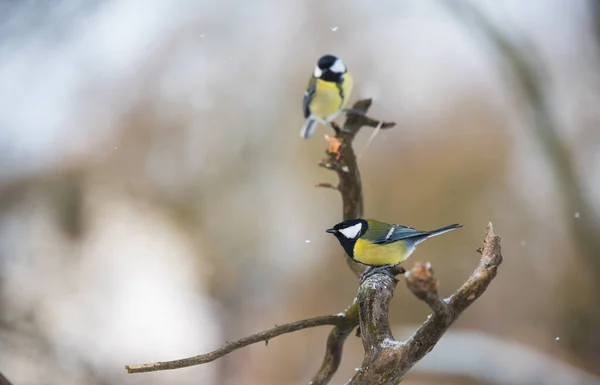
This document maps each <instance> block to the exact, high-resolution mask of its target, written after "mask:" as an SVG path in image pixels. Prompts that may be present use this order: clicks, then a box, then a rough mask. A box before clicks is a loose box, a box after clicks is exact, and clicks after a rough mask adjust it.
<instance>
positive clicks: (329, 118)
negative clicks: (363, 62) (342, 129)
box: [300, 55, 353, 139]
mask: <svg viewBox="0 0 600 385" xmlns="http://www.w3.org/2000/svg"><path fill="white" fill-rule="evenodd" d="M352 85H353V80H352V75H351V74H350V72H348V68H346V65H345V64H344V62H343V61H342V60H341V59H340V58H338V57H336V56H333V55H324V56H322V57H321V58H320V59H319V61H318V62H317V65H316V66H315V69H314V72H313V74H312V76H311V78H310V80H309V82H308V87H307V89H306V92H305V93H304V99H303V101H302V109H303V111H304V117H305V118H306V121H305V122H304V125H303V126H302V129H301V130H300V137H301V138H304V139H308V138H310V137H311V136H312V134H314V132H315V129H316V126H317V123H322V124H326V125H331V126H332V127H333V128H334V129H336V131H337V128H336V127H335V126H333V124H334V122H333V120H334V119H335V118H336V117H337V116H338V115H339V114H340V112H342V110H343V109H344V107H345V106H346V104H347V103H348V100H349V99H350V94H351V93H352Z"/></svg>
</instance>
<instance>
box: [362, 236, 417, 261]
mask: <svg viewBox="0 0 600 385" xmlns="http://www.w3.org/2000/svg"><path fill="white" fill-rule="evenodd" d="M353 251H354V259H355V260H356V261H357V262H361V263H364V264H367V265H372V266H385V265H397V264H399V263H400V262H402V261H404V260H405V259H406V258H408V256H409V255H410V253H409V252H410V251H411V250H408V249H407V248H406V246H405V245H404V243H403V242H402V241H398V242H393V243H388V244H387V245H375V244H373V243H370V242H368V241H364V240H362V239H360V238H359V239H358V240H357V241H356V243H355V244H354V250H353Z"/></svg>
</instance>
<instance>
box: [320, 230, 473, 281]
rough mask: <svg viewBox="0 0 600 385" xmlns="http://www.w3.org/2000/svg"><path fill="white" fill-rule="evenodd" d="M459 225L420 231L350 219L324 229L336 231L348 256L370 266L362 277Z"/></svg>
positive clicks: (384, 269)
mask: <svg viewBox="0 0 600 385" xmlns="http://www.w3.org/2000/svg"><path fill="white" fill-rule="evenodd" d="M460 227H462V225H460V224H458V223H455V224H452V225H448V226H444V227H440V228H439V229H436V230H430V231H422V230H417V229H414V228H412V227H408V226H403V225H397V224H389V223H385V222H380V221H377V220H374V219H362V218H359V219H349V220H345V221H342V222H340V223H338V224H336V225H335V226H333V227H332V228H330V229H327V230H326V232H327V233H330V234H333V235H335V237H336V238H337V239H338V241H339V242H340V245H341V246H342V247H343V248H344V250H345V252H346V254H347V255H348V257H350V258H352V259H353V260H354V261H356V262H358V263H361V264H363V265H367V266H369V268H367V270H366V271H365V273H364V274H363V276H362V277H361V281H363V280H364V279H366V278H367V276H370V275H371V274H374V273H375V272H377V271H381V272H384V273H387V274H388V275H389V268H391V267H395V266H397V265H399V264H400V263H401V262H403V261H405V260H406V259H407V258H408V257H410V255H411V254H412V253H413V252H414V251H415V248H416V247H417V245H418V244H419V243H421V242H423V241H425V240H427V239H429V238H431V237H435V236H436V235H440V234H444V233H447V232H449V231H452V230H455V229H457V228H460Z"/></svg>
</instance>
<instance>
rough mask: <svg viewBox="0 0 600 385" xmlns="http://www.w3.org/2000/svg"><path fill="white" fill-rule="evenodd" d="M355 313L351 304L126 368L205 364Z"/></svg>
mask: <svg viewBox="0 0 600 385" xmlns="http://www.w3.org/2000/svg"><path fill="white" fill-rule="evenodd" d="M354 313H355V311H353V306H350V307H349V308H348V309H346V310H345V311H344V312H342V313H339V314H335V315H327V316H322V317H315V318H309V319H305V320H302V321H296V322H292V323H289V324H285V325H279V326H275V327H274V328H272V329H269V330H267V331H264V332H260V333H256V334H253V335H251V336H248V337H245V338H242V339H240V340H237V341H233V342H227V343H226V344H225V345H224V346H222V347H220V348H219V349H217V350H214V351H212V352H210V353H207V354H201V355H198V356H194V357H188V358H182V359H179V360H173V361H163V362H153V363H149V364H140V365H126V366H125V369H126V370H127V372H128V373H143V372H154V371H158V370H169V369H179V368H185V367H188V366H194V365H200V364H205V363H207V362H211V361H214V360H216V359H217V358H221V357H223V356H225V355H227V354H229V353H231V352H233V351H234V350H237V349H240V348H243V347H245V346H248V345H251V344H255V343H257V342H261V341H269V340H270V339H272V338H275V337H277V336H280V335H282V334H287V333H292V332H295V331H298V330H302V329H308V328H313V327H317V326H324V325H335V326H346V325H347V324H348V323H349V322H351V321H350V319H352V317H354Z"/></svg>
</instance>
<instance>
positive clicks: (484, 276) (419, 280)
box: [349, 223, 502, 385]
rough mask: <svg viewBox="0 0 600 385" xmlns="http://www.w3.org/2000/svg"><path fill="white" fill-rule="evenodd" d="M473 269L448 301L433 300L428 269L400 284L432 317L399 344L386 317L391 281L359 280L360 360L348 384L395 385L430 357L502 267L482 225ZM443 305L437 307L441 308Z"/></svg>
mask: <svg viewBox="0 0 600 385" xmlns="http://www.w3.org/2000/svg"><path fill="white" fill-rule="evenodd" d="M479 252H480V253H481V254H482V257H481V260H480V262H479V266H478V267H477V268H476V269H475V271H474V272H473V274H471V276H470V277H469V279H468V280H467V281H466V282H465V283H464V284H463V285H462V286H461V287H460V288H459V289H458V291H457V292H456V293H455V294H453V295H452V296H451V297H449V298H446V299H445V300H442V299H440V298H439V297H438V294H437V287H438V282H437V279H436V278H435V277H434V275H433V272H432V271H431V266H428V265H421V264H417V265H415V267H414V268H413V269H412V270H411V271H410V272H408V273H407V274H406V278H407V279H406V284H407V286H408V288H409V289H410V291H411V292H413V293H414V294H415V295H416V296H417V298H419V299H421V300H423V301H425V302H426V303H427V304H428V305H429V306H430V307H431V309H432V310H433V314H432V315H431V316H430V317H429V318H428V319H427V320H426V321H425V322H424V323H423V324H422V325H421V326H420V327H419V329H417V331H416V332H415V333H414V334H413V335H412V336H411V337H410V338H409V339H408V340H406V341H405V342H398V341H396V340H394V338H393V336H392V332H391V331H390V327H389V322H388V320H387V317H388V309H389V303H390V300H391V298H392V295H393V291H394V288H395V286H396V282H395V281H394V280H393V279H392V278H391V277H389V276H387V275H385V274H382V273H378V274H373V275H372V276H370V277H369V278H367V279H366V280H365V282H364V283H363V284H362V285H361V286H360V288H359V290H358V303H359V309H360V314H359V320H360V328H361V332H362V339H363V345H364V347H365V352H366V353H365V358H364V361H363V363H362V365H361V367H360V369H359V370H358V371H357V373H356V374H355V375H354V377H353V378H352V379H351V380H350V382H349V384H353V385H358V384H361V385H362V384H365V385H366V384H369V385H371V384H397V383H399V382H400V381H401V380H402V378H404V376H405V375H406V373H407V372H408V371H409V370H410V369H411V368H412V367H413V365H415V364H416V363H417V362H418V361H419V360H420V359H422V358H423V357H424V356H425V355H426V354H427V353H428V352H430V351H431V350H432V349H433V348H434V346H435V344H436V343H437V342H438V341H439V340H440V338H441V337H442V335H443V334H444V333H445V332H446V330H448V328H449V327H450V325H452V323H454V321H456V319H457V318H458V317H459V316H460V314H461V313H462V312H463V311H464V310H465V309H466V308H467V307H469V305H471V304H472V303H473V302H474V301H475V300H476V299H477V298H479V296H481V294H483V292H485V290H486V289H487V286H488V285H489V284H490V282H491V281H492V279H494V277H495V276H496V272H497V268H498V266H499V265H500V264H501V263H502V254H501V250H500V237H498V236H496V235H494V232H493V227H492V224H491V223H490V224H488V227H487V234H486V236H485V239H484V241H483V246H482V248H481V249H480V250H479ZM442 303H443V304H442Z"/></svg>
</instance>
